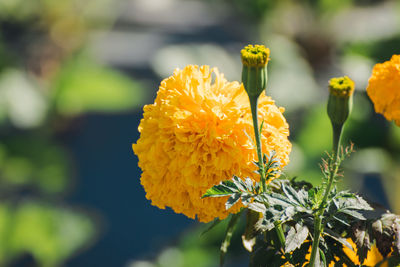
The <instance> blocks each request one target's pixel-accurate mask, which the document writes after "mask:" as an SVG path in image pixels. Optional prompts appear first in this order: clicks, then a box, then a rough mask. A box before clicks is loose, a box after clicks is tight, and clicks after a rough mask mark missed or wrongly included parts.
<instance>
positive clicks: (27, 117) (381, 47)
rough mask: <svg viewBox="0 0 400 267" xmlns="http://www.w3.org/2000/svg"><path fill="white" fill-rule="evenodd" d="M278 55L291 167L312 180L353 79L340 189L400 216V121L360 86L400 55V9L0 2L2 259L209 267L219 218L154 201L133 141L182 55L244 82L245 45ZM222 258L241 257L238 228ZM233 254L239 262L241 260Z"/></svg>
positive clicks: (277, 89)
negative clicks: (339, 82)
mask: <svg viewBox="0 0 400 267" xmlns="http://www.w3.org/2000/svg"><path fill="white" fill-rule="evenodd" d="M248 43H263V44H266V45H267V46H268V47H270V49H271V61H270V64H269V66H268V68H269V84H268V93H269V94H270V95H271V96H272V97H273V98H274V99H275V100H276V102H277V104H278V105H279V106H283V107H285V108H286V112H285V116H286V118H287V120H288V122H289V124H290V129H291V137H290V138H291V141H292V142H293V151H292V154H291V163H290V164H289V166H287V168H286V172H287V173H288V175H289V176H293V175H297V176H299V179H305V180H308V181H311V182H313V183H314V184H318V183H319V180H320V172H319V167H318V162H319V160H320V157H321V155H322V154H323V153H324V151H327V150H328V151H329V150H330V147H331V143H330V142H331V130H330V124H329V120H328V118H327V116H326V115H325V106H326V97H327V89H326V88H327V82H328V80H329V78H331V77H333V76H339V75H340V76H341V75H345V74H346V75H348V76H350V78H352V79H353V80H354V81H355V82H356V85H357V88H356V89H357V91H356V94H355V102H354V111H353V113H352V116H351V120H350V122H349V123H348V124H347V128H346V131H345V134H346V136H345V140H347V142H348V141H349V140H351V141H352V142H354V143H355V147H356V150H357V153H355V154H354V155H353V156H352V157H351V159H350V160H349V161H348V162H347V169H346V174H347V175H346V177H345V178H344V179H343V182H342V184H343V186H351V187H352V188H353V190H355V191H357V192H361V193H362V194H363V195H364V196H365V197H366V198H367V199H369V200H370V201H372V202H376V203H380V204H381V205H383V206H384V207H386V208H390V209H392V210H393V211H394V212H397V213H399V212H400V197H399V194H396V193H397V190H398V189H400V164H399V163H400V129H399V128H398V127H396V126H395V125H394V124H393V123H391V122H387V121H385V120H384V118H383V117H382V116H381V115H377V114H375V113H374V111H373V106H372V104H371V102H370V100H369V99H368V98H367V96H366V94H365V88H366V85H367V81H368V78H369V75H370V74H371V70H372V67H373V65H374V64H375V63H377V62H383V61H385V60H388V59H390V57H391V55H392V54H395V53H397V54H398V53H400V2H399V1H395V0H392V1H389V0H388V1H377V0H375V1H374V0H344V1H337V0H304V1H295V0H281V1H272V0H251V1H244V0H217V1H211V0H208V1H207V0H88V1H80V0H66V1H60V0H29V1H27V0H0V266H18V267H19V266H22V267H25V266H85V267H88V266H96V267H97V266H99V267H102V266H127V267H186V266H190V267H209V266H210V267H211V266H218V247H219V242H220V240H221V238H222V235H223V225H221V226H219V227H216V228H215V229H213V230H212V232H210V233H209V234H206V235H201V232H202V231H203V230H204V229H206V228H207V226H206V225H202V224H198V223H196V222H195V221H193V220H189V219H187V218H186V217H184V216H183V215H178V214H175V213H173V212H172V211H171V210H170V209H166V210H160V209H158V208H155V207H153V206H151V204H150V201H148V200H147V199H146V198H145V192H144V190H143V188H142V186H141V185H140V180H139V179H140V170H139V168H138V167H137V158H136V156H135V155H134V154H133V152H132V149H131V144H132V143H134V142H135V141H136V140H137V138H138V137H139V135H138V132H137V127H138V124H139V121H140V119H141V117H142V107H143V105H144V104H148V103H152V102H153V100H154V98H155V95H156V91H157V89H158V85H159V83H160V81H161V80H162V79H163V78H165V77H167V76H170V75H171V74H172V72H173V70H174V68H176V67H180V68H183V67H184V66H185V65H187V64H198V65H202V64H207V65H211V66H217V67H218V68H219V69H220V71H221V72H222V73H224V74H225V75H226V77H227V78H228V80H239V79H240V72H241V63H240V58H239V51H240V49H241V48H242V47H243V46H244V45H246V44H248ZM234 239H235V240H236V242H235V240H234V244H236V245H233V252H232V253H229V254H228V263H227V265H228V266H246V261H247V258H246V257H247V256H246V253H245V252H244V250H243V248H241V246H240V236H238V235H236V236H234ZM234 262H235V263H234Z"/></svg>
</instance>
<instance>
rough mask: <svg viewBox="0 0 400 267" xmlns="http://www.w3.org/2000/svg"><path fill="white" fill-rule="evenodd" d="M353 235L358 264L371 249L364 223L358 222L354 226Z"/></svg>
mask: <svg viewBox="0 0 400 267" xmlns="http://www.w3.org/2000/svg"><path fill="white" fill-rule="evenodd" d="M353 235H354V237H355V243H356V245H357V255H358V258H359V259H360V262H364V260H365V259H366V258H367V253H368V251H369V250H370V249H371V242H370V236H369V233H368V230H367V227H366V222H358V223H357V224H356V225H355V226H354V232H353Z"/></svg>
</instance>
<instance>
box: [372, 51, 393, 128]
mask: <svg viewBox="0 0 400 267" xmlns="http://www.w3.org/2000/svg"><path fill="white" fill-rule="evenodd" d="M367 94H368V96H369V98H371V100H372V102H373V103H374V108H375V111H376V112H377V113H381V114H383V115H384V116H385V118H386V119H387V120H394V121H395V123H396V124H397V125H399V126H400V55H393V56H392V58H391V60H389V61H386V62H384V63H380V64H376V65H375V66H374V68H373V70H372V75H371V77H370V78H369V81H368V87H367Z"/></svg>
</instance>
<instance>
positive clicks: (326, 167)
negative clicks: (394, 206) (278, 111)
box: [203, 146, 400, 266]
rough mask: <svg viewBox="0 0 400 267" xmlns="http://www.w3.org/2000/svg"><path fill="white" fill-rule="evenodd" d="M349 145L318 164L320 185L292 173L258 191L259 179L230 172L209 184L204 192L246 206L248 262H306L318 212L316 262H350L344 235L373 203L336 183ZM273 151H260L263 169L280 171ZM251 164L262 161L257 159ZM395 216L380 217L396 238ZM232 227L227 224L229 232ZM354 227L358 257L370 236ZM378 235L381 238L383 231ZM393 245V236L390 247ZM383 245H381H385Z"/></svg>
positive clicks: (227, 203) (362, 252)
mask: <svg viewBox="0 0 400 267" xmlns="http://www.w3.org/2000/svg"><path fill="white" fill-rule="evenodd" d="M352 151H353V149H352V146H350V147H348V148H346V149H341V150H340V153H339V155H338V157H337V158H335V157H334V156H333V155H330V154H327V158H326V159H324V160H323V163H322V164H321V169H322V173H323V176H324V178H323V183H322V184H321V185H320V186H318V187H312V185H311V184H309V183H307V182H298V181H296V180H295V179H292V180H287V179H275V180H273V181H272V182H271V183H270V184H269V186H268V188H267V191H265V192H260V186H259V183H258V182H254V181H252V180H251V179H249V178H246V179H245V180H242V179H241V178H239V177H237V176H234V177H233V178H232V179H231V180H229V181H223V182H221V183H220V184H219V185H216V186H214V187H212V188H210V189H209V190H207V192H206V194H205V195H204V196H203V197H220V196H225V197H226V196H229V198H228V200H227V202H226V208H227V209H229V208H230V207H231V206H232V205H234V204H235V203H237V202H238V201H239V200H241V202H242V204H243V205H244V206H245V207H247V208H248V210H249V211H248V215H247V224H246V229H245V233H244V235H243V236H242V240H243V243H244V245H245V247H246V249H247V250H248V251H250V252H251V264H250V266H267V265H266V264H267V263H271V262H273V264H277V265H276V266H281V265H280V264H282V265H283V264H285V263H291V264H293V265H294V266H302V265H303V264H304V263H306V262H307V260H305V258H304V253H305V251H306V250H307V252H308V249H309V248H310V244H311V243H312V242H311V240H312V233H313V231H314V228H315V220H316V218H319V217H321V218H322V225H323V227H322V228H321V230H322V232H321V234H322V235H321V240H320V243H319V253H318V254H319V256H318V257H317V264H318V265H317V266H328V265H329V263H330V262H335V263H337V264H346V265H348V266H353V265H354V264H353V263H352V261H351V259H350V258H348V256H347V255H345V254H344V252H343V247H344V246H346V247H348V248H350V249H352V246H351V244H350V243H349V242H348V241H347V238H349V237H350V236H351V235H350V233H351V232H352V231H351V229H353V228H354V225H357V224H363V223H366V222H367V217H366V216H365V212H366V211H369V210H372V208H371V206H370V205H369V204H368V203H367V202H366V201H365V200H364V199H363V198H362V197H360V196H358V195H356V194H354V193H351V192H349V191H338V190H337V188H336V186H335V183H336V182H337V181H338V179H339V178H340V177H341V175H342V174H341V173H340V164H341V163H342V161H343V160H345V158H346V157H348V156H349V155H350V153H351V152H352ZM274 157H275V155H274V154H272V155H271V156H270V157H268V156H266V155H265V157H264V166H265V170H266V172H267V173H271V175H276V174H279V173H280V163H279V161H277V160H275V159H274ZM255 164H256V165H257V166H258V167H260V166H259V163H257V162H256V163H255ZM329 181H331V182H329ZM329 183H331V185H330V186H328V184H329ZM327 190H329V191H327ZM325 192H327V194H325ZM234 218H235V219H237V217H234ZM389 218H390V219H389ZM394 221H395V222H396V223H397V221H396V220H395V219H394V218H393V217H387V218H385V220H384V221H383V222H382V223H383V224H385V225H387V226H386V228H385V229H389V228H388V225H390V227H392V228H390V231H389V230H386V232H388V231H389V232H390V234H391V235H390V237H391V238H392V240H396V238H395V237H393V236H394V233H395V230H394V229H393V227H398V226H397V225H396V224H395V225H396V226H393V225H394V223H393V222H394ZM376 224H378V223H376ZM277 227H282V228H281V229H282V230H281V231H282V232H283V234H284V240H285V241H284V244H283V246H282V244H281V242H280V240H279V233H280V231H276V229H277ZM352 227H353V228H352ZM399 228H400V227H399ZM232 229H233V227H232V225H231V224H230V228H229V233H230V231H231V230H232ZM356 229H357V231H355V232H354V231H353V232H354V235H355V236H357V237H358V238H356V239H355V243H356V244H357V246H358V247H359V248H360V249H359V250H357V253H358V255H359V257H360V259H364V258H365V256H366V252H367V251H368V249H369V248H370V247H369V245H370V241H369V237H367V236H366V234H365V229H364V230H363V228H360V227H358V228H356ZM396 229H397V228H396ZM381 232H382V231H381ZM386 235H387V234H386ZM378 236H379V237H380V238H381V239H382V236H383V235H382V234H381V235H378ZM386 240H387V239H386ZM393 246H394V243H393V242H392V243H390V246H388V247H389V248H391V247H393ZM225 247H226V246H225ZM386 248H387V247H386ZM381 249H382V250H384V247H381ZM225 253H226V252H224V254H223V255H225ZM301 253H303V254H301ZM386 254H387V253H386ZM300 255H302V256H300ZM268 266H270V265H268Z"/></svg>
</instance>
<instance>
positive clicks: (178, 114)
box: [133, 65, 291, 222]
mask: <svg viewBox="0 0 400 267" xmlns="http://www.w3.org/2000/svg"><path fill="white" fill-rule="evenodd" d="M283 111H284V109H283V108H278V107H277V106H275V104H274V101H273V100H272V99H271V98H270V97H267V96H265V95H264V94H262V95H261V97H260V99H259V119H260V121H261V120H264V126H263V130H262V143H263V152H264V153H267V154H268V153H270V152H271V151H272V150H275V151H276V153H277V156H278V158H279V159H280V160H281V162H282V165H283V166H285V165H286V164H287V163H288V162H289V153H290V151H291V143H290V142H289V140H288V136H289V129H288V124H287V122H286V120H285V118H284V116H283V115H282V113H283ZM139 132H140V138H139V140H138V141H137V143H136V144H133V151H134V152H135V154H136V155H137V156H138V158H139V167H140V168H141V169H142V171H143V173H142V176H141V183H142V185H143V187H144V189H145V191H146V197H147V198H148V199H149V200H151V201H152V204H153V205H155V206H157V207H159V208H165V207H166V206H167V207H171V208H172V209H173V210H174V211H175V212H176V213H183V214H185V215H186V216H188V217H189V218H195V217H197V219H198V220H199V221H201V222H209V221H211V220H213V219H214V218H216V217H218V218H220V219H224V218H225V217H226V216H228V215H229V213H233V212H237V211H238V210H239V209H240V205H239V204H236V205H235V206H234V207H232V208H231V209H230V210H229V211H227V210H226V209H225V202H226V199H225V198H205V199H201V196H202V195H203V194H204V193H205V192H206V190H207V189H209V188H210V187H212V186H213V185H216V184H218V183H219V182H221V181H223V180H227V179H230V178H231V177H232V175H233V174H235V175H238V176H241V177H252V178H253V179H255V180H258V179H259V177H258V176H257V175H256V174H255V173H254V171H255V169H256V167H255V165H254V164H253V161H254V160H256V153H255V149H254V147H253V144H252V142H251V141H250V139H249V137H248V136H250V137H252V138H254V134H253V126H252V119H251V111H250V104H249V100H248V97H247V95H246V93H245V90H244V88H243V86H242V85H241V84H240V83H238V82H228V81H227V80H226V79H225V78H224V76H223V74H220V73H219V72H218V70H217V69H216V68H213V69H210V68H209V67H208V66H202V67H198V66H193V65H189V66H187V67H185V68H184V69H182V70H180V69H176V70H175V72H174V74H173V76H171V77H169V78H167V79H165V80H163V81H162V82H161V85H160V88H159V91H158V93H157V97H156V100H155V102H154V104H151V105H146V106H145V107H144V114H143V119H142V120H141V122H140V125H139Z"/></svg>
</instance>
